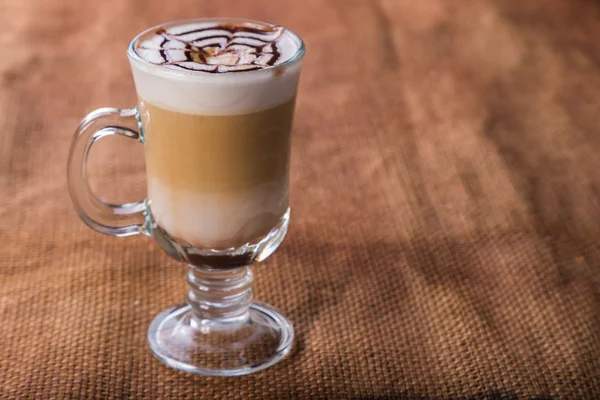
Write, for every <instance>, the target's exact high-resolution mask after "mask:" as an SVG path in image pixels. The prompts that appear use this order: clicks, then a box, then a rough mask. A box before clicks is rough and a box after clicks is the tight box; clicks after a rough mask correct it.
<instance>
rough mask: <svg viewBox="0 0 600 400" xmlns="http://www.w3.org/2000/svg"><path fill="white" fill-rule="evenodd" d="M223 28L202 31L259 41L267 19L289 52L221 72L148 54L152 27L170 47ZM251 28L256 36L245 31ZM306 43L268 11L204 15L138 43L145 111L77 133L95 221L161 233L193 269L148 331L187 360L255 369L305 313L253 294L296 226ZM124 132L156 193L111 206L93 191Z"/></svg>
mask: <svg viewBox="0 0 600 400" xmlns="http://www.w3.org/2000/svg"><path fill="white" fill-rule="evenodd" d="M213 25H218V26H219V27H225V28H223V29H225V30H226V32H217V33H216V34H214V35H212V36H211V37H209V38H200V39H202V40H204V42H203V43H204V45H205V46H206V43H207V41H208V42H210V41H211V40H213V41H215V43H212V44H211V43H209V45H214V46H219V45H222V43H223V42H222V40H223V36H225V37H226V40H228V42H227V43H228V46H229V43H232V40H233V43H235V42H236V41H237V42H240V43H251V44H252V43H255V42H256V40H254V39H256V38H258V39H260V36H257V35H258V34H256V33H255V31H256V29H255V28H256V27H259V28H261V27H262V28H265V29H266V32H267V33H268V34H272V33H275V34H278V35H286V36H285V40H287V41H288V42H287V45H288V49H287V52H288V58H286V59H284V60H283V61H282V62H281V63H279V64H274V65H271V66H267V67H264V68H256V69H255V68H249V69H248V70H244V71H230V72H227V73H210V72H215V70H212V71H204V72H197V71H190V70H189V68H187V67H185V65H191V64H182V65H183V67H181V68H174V67H172V65H169V63H168V62H164V63H162V64H160V63H158V64H157V63H153V62H151V61H147V60H146V59H145V58H143V57H142V56H141V54H142V52H143V51H144V50H145V47H144V46H143V45H144V43H146V41H145V40H147V39H148V38H149V37H150V38H151V37H153V36H152V34H154V35H155V36H156V35H159V36H161V37H163V36H164V40H163V39H160V40H161V41H162V43H161V44H160V49H161V50H160V51H165V50H163V49H170V47H165V45H164V43H171V44H170V46H173V48H180V47H184V46H185V49H192V50H190V51H191V52H194V51H204V50H197V47H194V46H197V43H198V40H195V41H194V35H198V34H199V32H203V31H207V30H208V28H210V27H213ZM240 26H242V27H248V28H247V30H248V31H249V32H250V34H247V33H246V34H244V33H243V32H242V34H239V27H240ZM232 27H233V28H232ZM213 28H214V27H213ZM262 28H261V29H262ZM186 29H187V30H186ZM219 29H220V28H219ZM219 29H217V30H219ZM227 30H228V31H227ZM256 32H258V31H256ZM259 33H260V32H259ZM260 34H262V33H260ZM239 37H242V38H241V39H236V38H239ZM244 37H245V38H244ZM232 38H233V39H232ZM282 40H283V39H282ZM148 43H152V42H150V41H148ZM209 47H210V46H209ZM290 48H293V49H292V50H293V51H292V52H291V53H290ZM262 49H263V50H264V49H265V47H263V48H262ZM151 50H152V49H150V50H148V51H151ZM271 50H272V49H271ZM166 51H171V50H166ZM272 51H274V50H272ZM304 52H305V48H304V44H303V42H302V40H301V39H300V38H299V37H298V36H297V35H295V34H294V33H292V32H290V31H289V30H287V29H284V28H281V27H277V26H275V25H271V24H267V23H262V22H256V21H246V20H237V19H218V20H217V19H196V20H186V21H177V22H173V23H167V24H163V25H160V26H157V27H154V28H150V29H148V30H147V31H144V32H142V33H140V34H139V35H138V36H136V37H135V38H134V39H133V40H132V41H131V43H130V44H129V47H128V51H127V55H128V58H129V61H130V64H131V69H132V74H133V77H134V82H135V87H136V91H137V94H138V105H137V107H134V108H131V109H126V110H119V109H114V108H101V109H98V110H96V111H93V112H92V113H90V114H89V115H88V116H87V117H85V118H84V119H83V121H82V122H81V124H80V125H79V127H78V128H77V131H76V132H75V136H74V138H73V141H72V144H71V150H70V153H69V160H68V185H69V192H70V195H71V199H72V201H73V204H74V207H75V209H76V210H77V212H78V214H79V216H80V217H81V219H82V220H83V221H84V222H85V223H86V224H87V225H88V226H90V227H91V228H93V229H95V230H97V231H99V232H101V233H105V234H109V235H114V236H130V235H137V234H144V235H147V236H151V237H153V238H154V239H155V240H156V241H157V242H158V244H159V245H160V247H161V248H162V249H163V250H164V251H165V252H166V253H167V254H168V255H169V256H171V257H173V258H174V259H176V260H179V261H181V262H184V263H186V264H187V265H188V266H189V272H188V274H187V281H188V284H189V292H188V294H187V302H186V304H184V305H180V306H175V307H172V308H170V309H167V310H165V311H164V312H162V313H161V314H159V315H158V316H157V317H156V318H155V319H154V321H153V322H152V323H151V325H150V327H149V330H148V344H149V346H150V348H151V350H152V352H153V353H154V355H155V356H156V357H157V358H158V359H159V360H161V361H162V362H164V363H165V364H167V365H169V366H171V367H173V368H176V369H179V370H182V371H186V372H191V373H196V374H200V375H209V376H236V375H245V374H249V373H252V372H255V371H259V370H261V369H264V368H267V367H269V366H271V365H273V364H274V363H276V362H277V361H279V360H281V359H282V358H284V357H285V356H286V355H287V354H288V353H289V352H290V350H291V348H292V344H293V340H294V330H293V327H292V325H291V323H290V322H289V321H288V320H287V319H286V318H285V317H284V316H283V315H282V314H281V313H280V312H279V311H277V310H276V309H274V308H273V307H271V306H268V305H265V304H261V303H257V302H253V295H252V272H251V270H250V265H251V264H253V263H254V262H259V261H262V260H264V259H265V258H267V257H268V256H269V255H271V254H272V253H273V252H274V251H275V249H277V247H278V246H279V244H280V243H281V242H282V240H283V238H284V236H285V234H286V232H287V228H288V222H289V208H288V188H289V156H290V135H291V123H292V119H293V112H294V103H295V97H296V91H297V85H298V80H299V75H300V68H301V62H302V58H303V56H304ZM269 54H270V53H269ZM277 54H278V55H281V52H279V53H277ZM160 55H161V56H163V58H164V60H165V61H166V60H167V57H166V56H165V53H164V52H162V53H160ZM186 57H187V56H186ZM269 57H271V56H270V55H269ZM192 67H194V68H196V67H198V68H200V67H202V68H209V67H210V68H215V69H216V68H217V67H214V66H211V65H209V64H206V65H200V66H196V65H195V64H194V65H192ZM112 135H120V136H125V137H127V138H131V139H134V140H139V141H140V143H142V144H143V145H144V154H145V162H146V176H147V181H148V197H147V199H144V200H142V201H138V202H134V203H127V204H109V203H106V202H105V201H103V200H101V199H100V198H98V197H97V196H96V195H95V194H94V193H93V192H92V191H91V189H90V185H89V183H88V181H87V177H86V168H87V157H88V154H89V151H90V148H91V147H92V145H93V144H94V143H95V142H96V141H97V140H99V139H101V138H103V137H106V136H112Z"/></svg>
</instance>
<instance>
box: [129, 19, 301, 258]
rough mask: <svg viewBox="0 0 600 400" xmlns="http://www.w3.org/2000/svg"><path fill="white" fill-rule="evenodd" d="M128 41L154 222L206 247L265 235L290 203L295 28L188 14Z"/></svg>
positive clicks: (230, 245) (175, 235) (180, 238)
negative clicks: (189, 18)
mask: <svg viewBox="0 0 600 400" xmlns="http://www.w3.org/2000/svg"><path fill="white" fill-rule="evenodd" d="M132 46H133V50H134V51H135V53H136V54H137V56H138V57H137V58H139V59H132V61H131V62H132V69H133V75H134V80H135V83H136V88H137V92H138V96H139V103H138V105H139V107H138V109H139V113H140V118H141V124H142V132H143V135H144V142H145V152H146V170H147V178H148V200H149V206H150V207H149V208H150V210H151V214H152V218H153V220H154V221H155V223H156V224H157V225H158V227H160V229H162V230H163V231H165V232H166V233H167V234H168V235H169V236H170V237H172V238H173V239H175V240H177V241H180V242H182V243H186V244H188V245H190V246H193V247H196V248H200V249H231V248H236V247H239V246H243V245H245V244H247V243H252V242H255V241H257V240H260V239H261V238H263V237H265V236H266V235H268V234H269V232H270V231H271V230H272V229H273V228H274V227H275V226H276V225H277V224H278V222H279V221H280V220H281V219H282V218H283V217H284V215H285V214H286V212H287V210H288V189H289V157H290V134H291V124H292V119H293V113H294V101H295V96H296V88H297V84H298V78H299V72H300V65H299V63H289V64H288V62H289V61H290V60H291V58H292V57H293V56H294V55H295V54H297V53H298V48H299V46H300V43H298V41H297V37H296V36H295V35H293V34H290V33H289V32H288V31H286V30H285V29H283V28H281V27H279V26H275V25H268V24H261V23H250V22H236V21H211V22H202V23H185V22H183V23H178V24H175V25H171V26H164V27H162V28H160V29H158V30H155V31H150V32H147V33H145V34H143V35H141V36H140V37H139V38H138V39H137V40H136V41H135V42H134V43H133V44H132Z"/></svg>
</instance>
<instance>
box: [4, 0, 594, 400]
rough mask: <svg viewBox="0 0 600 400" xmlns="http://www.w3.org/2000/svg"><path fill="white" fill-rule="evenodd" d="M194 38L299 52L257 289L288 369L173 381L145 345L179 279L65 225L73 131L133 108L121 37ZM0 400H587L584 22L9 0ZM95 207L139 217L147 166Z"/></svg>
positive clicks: (190, 1) (590, 363) (69, 214)
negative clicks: (221, 31)
mask: <svg viewBox="0 0 600 400" xmlns="http://www.w3.org/2000/svg"><path fill="white" fill-rule="evenodd" d="M189 16H238V17H250V18H255V19H262V20H268V21H274V22H277V23H280V24H282V25H285V26H287V27H289V28H291V29H292V30H294V31H296V32H297V33H298V34H299V35H301V36H302V37H303V38H304V39H305V41H306V43H307V47H308V53H307V56H306V59H305V64H304V72H303V77H302V82H301V87H300V95H299V99H298V105H297V113H296V122H295V133H294V134H295V136H294V143H293V165H292V200H291V201H292V223H291V229H290V232H289V235H288V237H287V238H286V240H285V242H284V244H283V245H282V246H281V247H280V249H279V250H278V251H277V252H276V253H275V254H274V255H273V256H272V257H271V258H270V259H269V260H268V261H267V262H265V263H264V264H261V265H260V266H258V267H256V268H255V278H256V280H255V282H256V285H255V294H256V297H257V298H259V299H261V300H263V301H265V302H268V303H270V304H273V305H275V306H277V307H278V308H279V309H281V310H282V311H283V312H284V313H285V314H286V315H287V316H289V318H290V319H291V320H292V321H293V322H294V325H295V327H296V331H297V343H296V346H295V349H294V352H293V354H292V355H291V357H290V358H288V359H287V360H286V361H285V362H282V363H280V364H278V365H276V366H274V367H273V368H271V369H268V370H266V371H264V372H261V373H259V374H256V375H251V376H246V377H241V378H231V379H212V378H203V377H198V376H191V375H187V374H184V373H180V372H177V371H174V370H171V369H169V368H167V367H165V366H164V365H162V364H161V363H160V362H159V361H157V360H156V359H154V358H153V356H152V355H151V353H150V351H149V350H148V348H147V345H146V330H147V327H148V324H149V323H150V321H151V320H152V319H153V317H154V316H156V315H157V314H158V313H159V312H160V311H161V310H163V309H165V308H167V307H168V306H171V305H173V304H176V303H178V302H181V301H182V300H183V298H184V294H185V291H186V285H185V279H184V275H185V268H184V267H183V266H182V265H179V264H178V263H176V262H175V261H172V260H170V259H169V258H168V257H167V256H166V255H164V254H162V252H161V251H160V250H159V248H158V246H157V245H156V244H155V243H153V242H152V241H151V240H150V239H149V238H146V237H133V238H126V239H119V238H113V237H108V236H103V235H100V234H98V233H96V232H94V231H92V230H90V229H89V228H87V227H86V226H85V225H84V224H83V223H82V222H81V221H80V220H79V219H78V217H77V216H76V214H75V212H74V211H73V209H72V205H71V203H70V200H69V198H68V194H67V190H66V174H65V169H66V168H65V167H66V158H67V152H68V148H69V143H70V141H71V137H72V132H73V130H74V128H75V127H76V126H77V124H78V122H79V121H80V120H81V118H82V117H83V116H84V115H85V114H86V113H87V112H89V111H91V110H93V109H94V108H97V107H100V106H106V105H111V106H116V107H122V108H124V107H130V106H132V105H133V104H134V102H135V93H134V90H133V84H132V79H131V75H130V71H129V66H128V63H127V59H126V56H125V48H126V46H127V43H128V41H129V39H131V38H132V37H133V36H134V35H135V34H136V33H137V32H139V31H141V30H143V29H144V28H147V27H149V26H152V25H155V24H157V23H160V22H164V21H168V20H175V19H180V18H183V17H189ZM0 26H1V27H2V28H1V29H0V316H1V320H0V398H1V399H9V398H10V399H12V398H40V399H46V398H82V399H88V398H157V399H158V398H160V399H175V398H190V399H199V398H201V399H284V398H301V399H312V398H315V399H387V398H390V399H392V398H393V399H422V400H423V399H428V400H431V399H550V398H552V399H598V398H600V242H599V241H600V156H599V155H600V2H598V1H592V0H590V1H584V0H564V1H559V0H556V1H554V0H544V1H542V0H539V1H537V0H527V1H522V0H514V1H508V0H473V1H469V0H422V1H414V0H379V1H376V0H373V1H368V0H328V1H326V0H302V1H275V0H253V1H251V2H250V1H245V0H233V1H227V2H225V1H223V2H217V1H208V0H206V1H200V0H179V1H166V0H146V1H134V0H131V1H129V0H103V1H75V0H53V1H38V0H3V1H2V2H0ZM131 142H133V141H128V140H126V139H107V140H106V141H105V143H103V142H100V143H99V144H98V145H97V146H95V148H94V151H93V154H92V160H91V165H90V174H91V177H92V186H93V188H94V189H95V190H96V191H97V193H101V194H102V196H103V197H104V198H106V199H107V200H110V201H113V202H123V201H132V200H135V199H137V198H141V197H143V196H144V192H145V180H144V179H145V178H144V164H143V150H142V148H141V146H140V145H139V144H136V143H131Z"/></svg>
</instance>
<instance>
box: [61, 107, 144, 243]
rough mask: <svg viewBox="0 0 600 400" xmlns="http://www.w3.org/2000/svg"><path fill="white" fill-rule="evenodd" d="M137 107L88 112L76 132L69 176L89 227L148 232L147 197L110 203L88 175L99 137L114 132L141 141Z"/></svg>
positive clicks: (112, 231) (71, 190)
mask: <svg viewBox="0 0 600 400" xmlns="http://www.w3.org/2000/svg"><path fill="white" fill-rule="evenodd" d="M138 129H139V125H138V117H137V109H136V108H135V107H134V108H130V109H125V110H119V109H116V108H99V109H97V110H95V111H92V112H91V113H90V114H88V115H87V116H86V117H85V118H84V119H83V121H81V124H79V127H78V128H77V130H76V131H75V136H74V137H73V141H72V142H71V150H70V151H69V161H68V165H67V176H68V185H69V193H70V195H71V200H72V201H73V205H74V206H75V209H76V210H77V213H78V214H79V216H80V217H81V219H82V220H83V222H85V223H86V224H87V225H88V226H89V227H91V228H93V229H95V230H97V231H98V232H101V233H105V234H108V235H114V236H131V235H137V234H140V233H145V229H144V225H145V224H144V221H145V215H144V214H145V209H146V206H145V200H140V201H136V202H133V203H125V204H110V203H107V202H105V201H103V200H102V199H99V198H98V197H96V195H95V194H94V193H93V192H92V189H91V188H90V184H89V182H88V178H87V160H88V154H89V152H90V148H91V147H92V145H93V144H94V143H95V142H96V141H97V140H99V139H101V138H103V137H107V136H112V135H119V136H124V137H127V138H130V139H135V140H140V141H141V137H140V134H139V132H138Z"/></svg>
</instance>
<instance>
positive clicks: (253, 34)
mask: <svg viewBox="0 0 600 400" xmlns="http://www.w3.org/2000/svg"><path fill="white" fill-rule="evenodd" d="M283 31H284V29H283V28H282V27H280V26H267V25H265V26H260V27H259V26H257V25H253V26H248V25H243V24H242V25H230V24H223V25H215V26H207V27H202V28H198V29H192V30H190V31H185V32H179V33H169V32H167V31H166V30H165V29H162V28H160V29H158V30H157V31H156V32H155V34H156V35H160V36H162V38H163V40H162V41H161V43H160V44H159V45H158V48H150V47H144V46H143V45H140V46H139V48H140V49H146V50H158V53H159V54H160V57H161V58H162V62H159V63H154V64H157V65H172V66H174V67H177V68H181V69H184V70H189V71H200V72H210V73H223V72H241V71H254V70H258V69H263V68H267V67H271V66H273V65H275V63H277V61H278V60H279V58H280V57H281V52H280V51H279V49H278V48H277V40H278V39H279V38H280V37H281V35H282V34H283ZM209 32H210V33H209ZM204 33H207V36H204ZM188 35H191V36H192V38H184V37H186V36H188ZM173 42H175V43H177V42H178V43H181V44H183V45H184V46H183V47H173ZM169 50H174V51H179V52H183V55H184V57H185V59H183V60H173V59H170V58H169V53H168V52H169ZM222 54H230V55H232V56H234V57H237V59H238V61H240V60H241V58H242V56H247V55H249V54H251V55H254V60H253V61H252V62H251V63H239V64H222V63H218V64H211V63H208V62H207V60H208V59H209V58H211V57H215V56H219V55H222ZM269 56H270V57H269ZM265 58H266V59H265ZM190 62H194V63H197V64H201V65H202V68H192V67H190V66H189V64H188V65H185V64H184V63H190Z"/></svg>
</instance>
